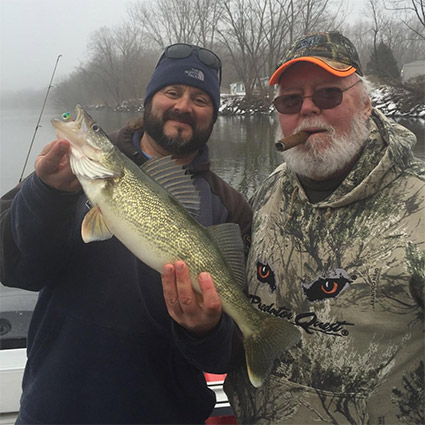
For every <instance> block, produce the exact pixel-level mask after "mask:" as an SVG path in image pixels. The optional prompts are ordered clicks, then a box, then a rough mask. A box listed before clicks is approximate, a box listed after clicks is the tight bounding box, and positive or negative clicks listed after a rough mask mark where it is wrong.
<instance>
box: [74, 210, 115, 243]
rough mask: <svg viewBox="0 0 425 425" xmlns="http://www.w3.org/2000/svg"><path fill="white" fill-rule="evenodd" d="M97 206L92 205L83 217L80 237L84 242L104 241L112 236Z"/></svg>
mask: <svg viewBox="0 0 425 425" xmlns="http://www.w3.org/2000/svg"><path fill="white" fill-rule="evenodd" d="M112 236H113V235H112V233H111V231H110V230H109V229H108V226H107V225H106V223H105V220H104V218H103V215H102V213H101V212H100V209H99V207H97V206H96V207H93V208H92V209H91V210H90V211H89V212H88V213H87V214H86V215H85V217H84V220H83V223H82V225H81V237H82V238H83V241H84V242H85V243H89V242H94V241H105V240H107V239H110V238H112Z"/></svg>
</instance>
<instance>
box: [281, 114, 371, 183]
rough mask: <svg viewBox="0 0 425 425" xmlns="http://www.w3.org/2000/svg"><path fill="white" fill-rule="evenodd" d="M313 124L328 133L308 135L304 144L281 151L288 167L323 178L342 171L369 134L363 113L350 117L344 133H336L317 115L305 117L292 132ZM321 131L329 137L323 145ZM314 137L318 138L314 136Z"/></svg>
mask: <svg viewBox="0 0 425 425" xmlns="http://www.w3.org/2000/svg"><path fill="white" fill-rule="evenodd" d="M313 127H314V128H320V129H325V130H326V131H327V134H326V133H323V134H321V133H320V134H318V135H317V136H311V137H310V140H308V141H307V142H306V143H305V144H302V145H299V146H296V147H294V148H292V149H290V150H288V151H287V152H284V153H283V158H284V160H285V162H286V164H287V166H288V168H290V169H291V170H292V171H293V172H294V173H296V174H299V175H302V176H305V177H308V178H310V179H313V180H325V179H326V178H328V177H331V176H333V175H334V174H336V173H338V171H343V170H344V169H345V168H346V167H347V165H348V164H350V163H351V162H352V161H353V160H354V159H355V158H356V157H357V155H358V154H359V153H360V151H361V149H362V147H363V145H364V143H365V142H366V140H367V138H368V136H369V128H368V126H367V122H366V120H365V118H364V115H363V114H362V113H357V114H356V115H355V116H354V117H353V120H352V123H351V128H350V130H349V132H348V133H347V134H341V135H338V134H336V131H335V128H334V127H332V126H330V125H327V124H324V123H323V122H322V120H320V119H319V118H310V119H309V118H307V119H305V120H304V122H303V123H302V124H300V125H299V126H298V127H297V128H296V129H295V130H294V133H297V132H299V131H301V130H304V129H307V128H313ZM325 134H326V135H325ZM324 135H325V137H326V138H328V139H330V140H328V146H327V147H326V148H321V145H322V143H321V141H320V140H318V138H320V137H323V136H324ZM315 138H317V139H316V140H314V139H315Z"/></svg>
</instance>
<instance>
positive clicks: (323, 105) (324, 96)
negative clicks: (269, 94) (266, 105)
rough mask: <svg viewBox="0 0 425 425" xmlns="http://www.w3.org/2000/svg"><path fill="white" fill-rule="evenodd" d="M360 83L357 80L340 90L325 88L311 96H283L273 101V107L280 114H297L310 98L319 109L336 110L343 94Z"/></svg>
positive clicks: (337, 88)
mask: <svg viewBox="0 0 425 425" xmlns="http://www.w3.org/2000/svg"><path fill="white" fill-rule="evenodd" d="M360 82H361V80H358V81H356V82H355V83H354V84H353V85H352V86H350V87H347V88H346V89H340V88H339V87H325V88H323V89H319V90H316V91H315V92H314V93H313V94H312V95H311V96H301V95H300V94H283V95H281V96H278V97H276V98H275V99H274V100H273V105H274V107H275V108H276V109H277V110H278V111H279V112H280V113H281V114H297V113H298V112H300V111H301V108H302V105H303V102H304V99H307V98H310V97H311V100H312V101H313V103H314V104H315V105H316V106H317V107H318V108H320V109H332V108H336V107H337V106H338V105H340V104H341V102H342V97H343V93H344V92H345V91H347V90H349V89H351V88H352V87H354V86H355V85H356V84H359V83H360Z"/></svg>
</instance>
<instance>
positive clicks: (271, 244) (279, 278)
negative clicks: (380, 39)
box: [225, 32, 425, 425]
mask: <svg viewBox="0 0 425 425" xmlns="http://www.w3.org/2000/svg"><path fill="white" fill-rule="evenodd" d="M270 84H271V85H278V90H277V96H276V98H275V100H274V106H275V107H276V110H277V114H278V119H279V122H280V128H281V130H282V135H283V136H290V135H292V134H295V133H298V132H299V131H302V130H303V131H305V132H307V136H308V138H307V139H306V141H305V142H304V143H302V144H300V145H298V146H296V147H294V148H292V149H289V150H287V151H285V152H284V161H285V162H284V163H282V165H280V166H279V167H278V168H277V169H276V170H275V171H274V172H273V173H272V174H271V175H270V176H269V177H268V178H267V179H266V180H265V181H264V182H263V184H262V186H261V187H260V188H259V189H258V191H257V192H256V194H255V195H254V197H253V198H252V200H251V204H252V208H253V211H254V219H253V224H252V229H253V232H252V236H251V248H250V251H249V256H248V266H247V288H246V292H247V294H248V295H249V297H250V299H251V300H252V303H253V305H254V306H255V307H256V308H258V309H260V310H262V311H267V312H269V314H274V315H277V316H279V317H281V318H282V320H288V321H289V322H290V323H293V324H295V325H296V326H297V327H298V328H299V329H300V331H301V334H302V338H301V341H300V342H299V343H298V344H297V345H296V346H294V347H292V348H290V349H289V350H288V351H287V352H286V353H285V354H284V355H283V356H281V358H280V359H279V360H278V361H276V362H275V363H274V365H273V369H272V372H271V374H270V376H269V378H268V379H267V380H266V381H265V383H264V384H263V386H262V387H260V388H257V389H256V388H254V387H253V386H252V385H251V384H250V382H249V379H248V377H247V374H246V368H245V367H244V366H243V365H242V366H241V367H240V369H239V370H238V371H236V372H231V373H230V374H228V376H227V380H226V383H225V391H226V392H227V395H228V397H229V399H230V401H231V404H232V406H233V409H234V410H235V412H236V416H237V419H238V423H242V424H256V423H258V424H260V423H261V424H266V423H267V424H288V425H289V424H290V425H294V424H303V425H306V424H309V425H310V424H376V425H377V424H388V425H389V424H391V425H393V424H399V423H403V424H423V423H424V362H423V355H424V335H423V332H424V283H425V282H424V276H425V269H424V258H425V251H424V241H425V237H424V236H425V235H424V229H425V226H424V225H423V222H424V218H425V217H424V204H425V185H424V180H425V175H424V174H425V173H424V169H425V168H424V163H423V162H422V161H419V160H417V159H415V158H414V157H413V154H412V149H411V148H412V145H413V144H414V143H415V141H416V138H415V136H414V135H413V134H412V133H411V132H410V131H408V130H407V129H405V128H404V127H401V126H400V125H398V124H396V123H395V122H393V121H390V120H388V119H387V118H386V117H385V116H384V115H382V114H381V113H380V112H379V111H378V110H376V109H374V108H373V107H372V106H371V102H370V98H369V95H368V88H367V83H366V81H365V79H364V78H363V77H362V69H361V65H360V61H359V58H358V55H357V52H356V49H355V47H354V46H353V44H352V43H351V42H350V40H348V39H347V38H346V37H344V36H343V35H342V34H340V33H338V32H328V33H315V34H310V35H307V36H305V37H303V38H301V39H300V40H298V41H297V42H296V43H295V44H294V45H293V46H292V47H291V48H290V49H289V50H288V51H287V52H286V54H285V55H284V57H283V59H282V62H281V63H280V64H279V66H278V67H277V70H276V72H275V73H274V74H273V75H272V77H271V79H270Z"/></svg>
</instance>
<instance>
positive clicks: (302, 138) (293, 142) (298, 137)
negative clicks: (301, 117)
mask: <svg viewBox="0 0 425 425" xmlns="http://www.w3.org/2000/svg"><path fill="white" fill-rule="evenodd" d="M308 136H310V133H308V132H307V131H300V132H299V133H295V134H293V135H292V136H288V137H285V138H284V139H282V140H279V141H277V142H276V143H275V146H276V150H278V151H279V152H283V151H287V150H288V149H291V148H293V147H294V146H298V145H300V144H301V143H305V142H306V141H307V139H308Z"/></svg>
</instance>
